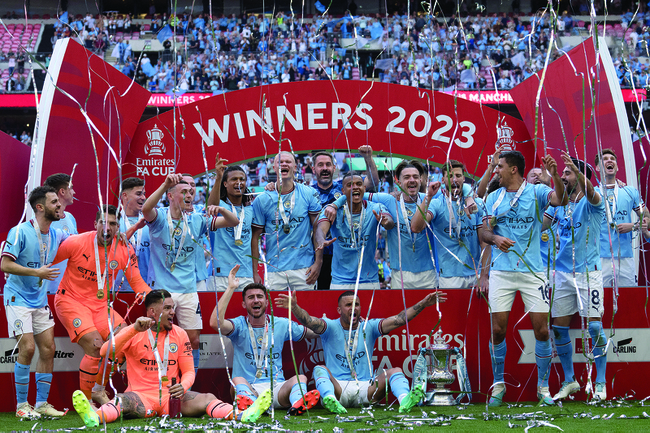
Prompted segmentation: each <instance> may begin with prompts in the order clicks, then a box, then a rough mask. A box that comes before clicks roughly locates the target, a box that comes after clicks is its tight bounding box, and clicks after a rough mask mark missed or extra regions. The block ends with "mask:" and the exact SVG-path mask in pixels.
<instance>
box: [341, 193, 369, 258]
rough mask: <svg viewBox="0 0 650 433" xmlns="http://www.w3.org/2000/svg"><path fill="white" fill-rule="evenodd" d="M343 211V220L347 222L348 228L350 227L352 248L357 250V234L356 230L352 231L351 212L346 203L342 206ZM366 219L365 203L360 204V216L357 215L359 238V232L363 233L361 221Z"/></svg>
mask: <svg viewBox="0 0 650 433" xmlns="http://www.w3.org/2000/svg"><path fill="white" fill-rule="evenodd" d="M343 211H344V212H345V219H346V220H347V223H348V226H349V227H350V237H351V238H352V246H353V247H354V248H355V249H356V248H357V233H356V230H354V223H353V222H352V212H351V211H350V207H349V206H348V203H347V202H346V203H345V205H343ZM365 217H366V207H365V203H362V204H361V214H360V215H359V237H361V232H362V231H363V220H364V219H365Z"/></svg>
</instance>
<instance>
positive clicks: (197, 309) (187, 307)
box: [171, 292, 203, 330]
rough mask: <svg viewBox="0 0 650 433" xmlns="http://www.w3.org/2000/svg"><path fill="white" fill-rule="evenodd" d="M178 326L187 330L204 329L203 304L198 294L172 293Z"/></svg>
mask: <svg viewBox="0 0 650 433" xmlns="http://www.w3.org/2000/svg"><path fill="white" fill-rule="evenodd" d="M171 295H172V299H173V300H174V310H175V313H176V322H177V323H178V326H180V327H181V328H183V329H185V330H187V329H203V319H202V316H201V304H199V295H198V293H196V292H194V293H171Z"/></svg>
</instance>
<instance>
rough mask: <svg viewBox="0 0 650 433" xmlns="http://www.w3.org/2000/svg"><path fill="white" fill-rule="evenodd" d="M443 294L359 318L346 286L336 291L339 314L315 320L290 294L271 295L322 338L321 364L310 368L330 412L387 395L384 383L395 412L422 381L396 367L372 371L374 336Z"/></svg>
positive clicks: (418, 395)
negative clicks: (396, 403)
mask: <svg viewBox="0 0 650 433" xmlns="http://www.w3.org/2000/svg"><path fill="white" fill-rule="evenodd" d="M446 300H447V298H446V297H445V293H443V292H433V293H429V294H428V295H427V296H425V297H424V299H422V300H421V301H420V302H418V303H417V304H415V305H413V306H412V307H409V308H408V309H407V310H406V312H404V311H402V312H401V313H399V314H397V315H395V316H392V317H389V318H387V319H370V320H363V319H361V318H360V317H361V305H360V301H359V298H358V297H356V296H355V294H354V292H353V291H351V290H349V291H346V292H343V293H342V294H341V296H339V302H338V308H337V311H338V313H339V315H340V317H339V319H327V318H324V319H320V318H318V317H314V316H310V315H309V313H307V312H306V311H305V310H303V309H302V308H300V307H299V306H298V303H297V301H296V297H295V293H294V294H293V297H292V298H289V296H288V295H284V294H280V295H278V298H277V299H276V300H275V304H276V306H277V307H279V308H289V304H291V311H292V312H293V314H294V315H295V316H296V318H297V319H298V321H300V323H302V324H303V325H304V326H305V327H306V328H307V329H311V330H312V331H314V333H316V334H318V335H320V339H321V342H322V343H323V354H324V356H325V366H322V365H319V366H316V367H315V368H314V381H315V382H316V389H317V390H318V392H319V393H320V395H321V396H322V398H323V400H322V403H323V406H325V408H326V409H327V410H329V411H330V412H333V413H338V414H341V413H346V412H347V410H346V409H345V408H346V407H358V406H361V405H362V404H369V403H371V402H378V401H380V400H381V399H382V398H383V397H384V395H386V382H387V381H388V383H389V384H390V389H391V391H392V393H393V395H394V396H395V397H397V400H398V401H399V404H400V406H399V412H400V413H407V412H409V411H410V410H411V409H412V408H413V406H415V405H416V404H418V403H419V402H420V400H421V399H422V397H423V396H424V392H425V386H426V383H425V382H424V381H422V380H420V381H419V383H414V384H413V387H412V388H411V390H409V383H408V380H406V377H404V373H403V372H402V369H401V368H391V369H388V370H385V371H383V372H379V373H378V374H376V373H375V372H374V371H373V368H372V352H373V350H374V347H375V341H376V340H377V338H379V337H380V336H382V335H386V334H388V333H390V332H391V331H393V330H395V329H397V328H399V327H400V326H404V325H405V324H406V322H408V321H410V320H412V319H413V318H415V316H417V315H418V314H420V312H421V311H422V310H424V309H425V308H426V307H429V306H431V305H435V304H436V302H438V301H439V302H444V301H446Z"/></svg>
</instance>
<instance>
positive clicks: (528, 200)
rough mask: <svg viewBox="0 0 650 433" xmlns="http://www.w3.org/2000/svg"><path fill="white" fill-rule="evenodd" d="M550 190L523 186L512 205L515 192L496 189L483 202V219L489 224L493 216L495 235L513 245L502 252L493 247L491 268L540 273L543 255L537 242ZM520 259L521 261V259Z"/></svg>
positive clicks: (536, 186) (544, 187) (543, 186)
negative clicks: (495, 205)
mask: <svg viewBox="0 0 650 433" xmlns="http://www.w3.org/2000/svg"><path fill="white" fill-rule="evenodd" d="M504 191H505V194H504V196H503V199H502V200H501V203H500V204H499V206H498V207H497V209H496V211H493V210H492V207H493V205H494V204H495V203H496V202H497V200H498V199H499V197H501V194H502V193H503V192H504ZM552 193H553V190H552V189H551V188H549V187H548V186H546V185H541V184H539V185H531V184H530V183H526V186H525V188H524V190H523V192H522V194H521V197H519V200H517V202H516V203H514V206H511V202H512V201H513V199H514V198H515V195H516V194H517V191H508V190H506V189H505V188H503V187H502V188H499V189H498V190H496V191H494V192H493V193H491V194H490V195H489V196H488V198H487V200H486V201H485V207H486V212H487V215H486V216H484V217H483V218H484V220H486V221H487V223H488V224H490V225H492V218H493V217H496V221H497V224H496V226H493V231H494V234H495V235H498V236H503V237H506V238H508V239H511V240H513V241H514V242H515V245H514V246H513V247H512V248H510V252H508V253H504V252H502V251H500V250H499V248H497V247H496V245H493V246H492V269H494V270H497V271H511V272H531V271H532V272H542V271H543V270H544V268H543V266H542V255H541V252H540V244H539V239H540V236H541V229H542V221H543V216H544V211H545V210H546V208H547V206H548V204H549V200H550V198H551V194H552ZM515 253H516V254H515ZM522 257H523V259H524V260H522V259H521V258H522Z"/></svg>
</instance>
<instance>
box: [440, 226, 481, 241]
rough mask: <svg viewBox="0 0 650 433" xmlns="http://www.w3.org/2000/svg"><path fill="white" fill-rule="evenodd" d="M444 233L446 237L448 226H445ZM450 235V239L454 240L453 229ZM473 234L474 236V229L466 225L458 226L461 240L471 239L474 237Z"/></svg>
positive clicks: (454, 230)
mask: <svg viewBox="0 0 650 433" xmlns="http://www.w3.org/2000/svg"><path fill="white" fill-rule="evenodd" d="M444 232H445V233H446V234H447V235H449V226H448V225H446V226H445V228H444ZM451 234H452V237H454V238H455V237H456V229H455V228H453V229H452V230H451ZM475 234H476V228H474V227H473V226H467V225H462V226H460V237H461V238H467V237H471V236H474V235H475Z"/></svg>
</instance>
